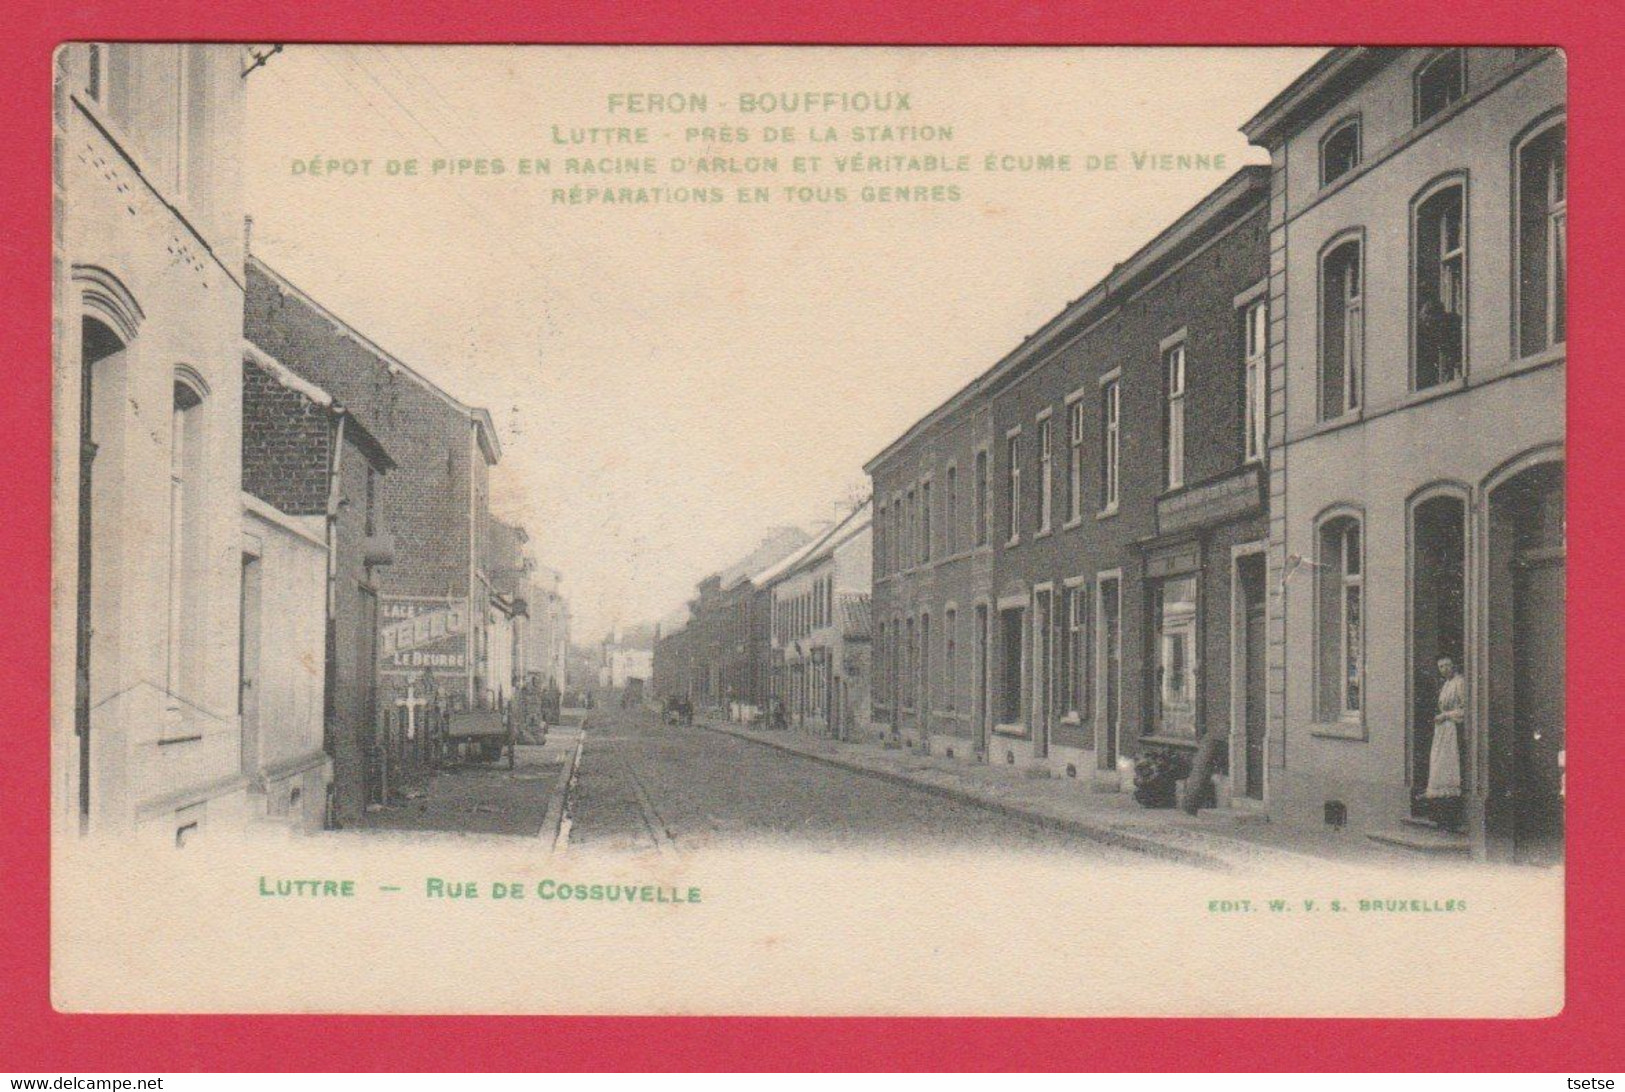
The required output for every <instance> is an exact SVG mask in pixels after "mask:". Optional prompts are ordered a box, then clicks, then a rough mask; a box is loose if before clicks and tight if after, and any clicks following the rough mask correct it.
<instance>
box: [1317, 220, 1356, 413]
mask: <svg viewBox="0 0 1625 1092" xmlns="http://www.w3.org/2000/svg"><path fill="white" fill-rule="evenodd" d="M1363 279H1364V270H1363V268H1362V263H1361V254H1360V242H1359V240H1357V239H1350V240H1348V241H1347V242H1344V243H1340V244H1338V245H1337V246H1335V247H1333V248H1332V249H1331V250H1330V251H1328V252H1327V253H1326V255H1325V256H1324V257H1323V258H1322V259H1321V262H1320V297H1321V299H1320V312H1321V332H1320V418H1321V420H1323V421H1329V420H1332V419H1334V418H1337V417H1341V416H1343V415H1344V414H1345V413H1351V412H1353V411H1354V410H1356V409H1358V408H1359V406H1360V389H1361V372H1362V371H1363V369H1364V367H1365V297H1364V293H1363V285H1362V283H1361V282H1362V280H1363Z"/></svg>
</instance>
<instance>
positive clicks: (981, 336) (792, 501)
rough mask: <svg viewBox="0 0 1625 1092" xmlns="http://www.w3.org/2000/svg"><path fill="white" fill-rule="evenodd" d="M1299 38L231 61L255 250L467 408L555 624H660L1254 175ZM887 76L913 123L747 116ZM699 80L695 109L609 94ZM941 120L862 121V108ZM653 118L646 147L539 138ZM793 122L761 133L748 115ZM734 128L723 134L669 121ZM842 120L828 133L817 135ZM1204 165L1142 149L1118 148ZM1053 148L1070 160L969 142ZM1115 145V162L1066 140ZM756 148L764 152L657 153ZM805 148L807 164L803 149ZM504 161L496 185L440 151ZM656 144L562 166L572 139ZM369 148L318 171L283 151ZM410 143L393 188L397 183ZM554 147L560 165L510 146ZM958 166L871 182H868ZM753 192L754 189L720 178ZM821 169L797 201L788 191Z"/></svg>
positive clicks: (310, 53)
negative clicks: (959, 160) (944, 160)
mask: <svg viewBox="0 0 1625 1092" xmlns="http://www.w3.org/2000/svg"><path fill="white" fill-rule="evenodd" d="M1320 53H1321V51H1320V50H1310V49H1207V50H1199V49H1183V50H1181V49H1161V50H1144V49H1002V50H995V49H975V50H972V49H966V50H943V49H823V48H818V49H815V48H773V49H768V48H750V49H738V48H735V49H692V48H659V49H657V48H649V49H634V48H626V47H610V48H605V47H579V48H541V47H366V46H289V47H288V48H286V49H285V50H284V51H283V52H282V53H280V54H278V55H277V56H275V57H273V58H272V59H271V61H270V62H269V63H268V64H267V65H265V66H264V67H263V68H261V69H259V70H257V71H256V72H255V73H254V74H253V75H252V76H251V77H250V78H249V81H248V109H249V112H248V131H247V141H246V157H247V159H246V184H247V194H248V207H249V211H250V213H251V214H252V215H253V216H254V220H255V223H254V251H255V253H256V254H257V255H259V256H260V257H261V258H263V259H264V260H265V261H266V262H268V263H269V264H270V265H271V266H273V267H274V268H276V269H277V270H279V271H280V272H281V273H283V274H284V275H285V276H287V277H288V278H289V279H290V280H292V281H293V282H294V283H295V284H297V285H299V286H300V287H301V288H303V289H305V290H306V291H308V292H309V293H311V295H313V296H314V297H315V298H316V299H318V300H320V301H321V302H322V303H323V304H324V305H326V306H327V307H328V308H330V309H331V310H332V311H334V312H335V313H336V314H338V315H340V316H341V317H343V318H344V319H346V320H347V321H348V322H350V323H351V324H353V325H354V326H356V327H357V328H358V329H360V330H361V331H362V332H364V333H365V334H367V336H369V337H370V338H372V339H373V340H374V341H376V342H378V343H379V344H380V345H382V346H384V347H385V348H386V349H388V350H390V351H391V352H393V353H394V354H396V355H397V356H399V357H400V358H401V359H403V360H405V361H406V362H407V363H408V364H410V365H412V366H413V367H414V368H416V369H418V370H419V371H421V372H423V373H424V374H425V375H427V376H429V377H430V378H431V379H433V380H434V381H435V382H437V383H439V384H441V385H442V386H444V387H445V388H446V389H447V390H448V391H450V392H451V393H452V394H453V395H455V396H456V397H458V398H460V399H461V400H463V401H464V402H466V403H469V404H472V405H483V406H486V407H487V408H489V409H490V411H491V413H492V416H493V417H494V418H495V420H496V422H497V427H498V429H499V431H500V433H501V438H502V442H503V444H504V446H505V452H504V458H503V461H502V464H501V465H500V466H499V467H498V468H497V470H496V471H495V473H494V476H493V487H492V491H493V500H492V506H493V508H494V509H495V510H496V511H497V512H498V513H499V514H500V515H503V516H505V517H508V518H514V519H518V520H520V521H521V522H522V523H524V525H525V526H526V528H527V529H528V530H529V532H530V533H531V537H532V540H533V543H534V544H535V545H536V547H537V553H538V556H539V558H540V560H541V561H542V562H543V563H544V564H547V565H550V566H552V567H554V568H557V569H559V570H561V571H562V572H563V574H564V581H565V583H564V588H565V590H566V592H567V594H568V595H569V597H570V599H571V604H572V608H573V610H574V613H575V618H576V630H575V635H576V638H577V640H594V639H596V638H597V637H598V636H600V635H602V634H603V633H604V632H606V631H607V630H608V629H609V628H610V627H611V626H613V625H615V624H617V623H619V624H632V623H637V622H643V621H652V620H654V619H656V618H659V617H661V616H663V615H666V614H668V613H670V612H671V611H672V609H673V608H675V607H678V606H679V605H680V604H681V603H682V602H683V601H684V600H685V599H686V598H688V596H689V595H690V594H692V589H693V585H694V583H695V582H696V581H697V580H698V579H700V578H701V577H703V576H704V575H705V574H707V573H708V572H712V571H715V570H717V569H719V568H722V567H724V566H726V565H727V564H729V563H731V562H732V561H734V560H735V559H737V558H738V557H739V556H741V555H742V554H744V553H745V552H747V551H748V550H749V549H750V548H751V547H752V546H753V545H754V544H755V542H756V541H757V539H758V538H759V536H760V535H761V533H762V532H763V531H764V530H765V529H766V528H767V527H769V526H772V525H776V524H784V523H796V524H802V525H807V524H810V523H812V522H813V521H816V520H821V519H828V518H830V517H831V515H832V513H833V506H834V504H835V503H836V502H837V501H839V500H840V499H841V498H842V497H844V496H846V495H847V494H848V493H849V492H850V491H851V489H852V488H853V486H854V485H857V484H860V483H862V482H863V480H864V478H863V469H862V468H863V464H864V463H865V462H866V461H867V460H868V459H870V458H871V457H873V456H874V455H875V454H877V453H878V452H879V451H880V450H881V449H882V448H883V447H885V446H886V444H888V443H889V442H890V441H891V440H893V439H895V438H896V437H897V436H898V435H900V434H901V433H902V432H903V431H904V430H905V429H907V428H908V427H909V425H911V424H912V423H913V422H914V421H916V420H918V419H919V418H920V417H921V416H923V415H924V414H925V413H927V412H929V411H930V410H931V409H932V408H934V407H935V406H936V405H937V404H938V403H940V402H941V401H942V400H943V399H945V398H947V397H948V396H949V395H951V394H952V393H953V392H954V391H955V390H957V389H958V388H959V387H961V386H963V385H964V384H965V383H966V382H967V381H968V380H969V379H971V378H972V377H973V376H975V375H977V374H978V373H980V372H981V371H983V370H985V369H986V368H987V367H989V366H990V365H991V364H993V363H994V362H995V361H996V360H997V359H998V358H999V357H1001V356H1002V355H1004V354H1005V353H1007V352H1008V351H1009V350H1010V349H1012V348H1013V347H1015V346H1016V345H1017V344H1019V343H1020V341H1021V339H1022V338H1023V336H1025V335H1026V334H1029V333H1031V332H1033V331H1034V330H1036V329H1037V328H1038V327H1039V326H1040V325H1041V324H1042V323H1044V322H1045V321H1046V320H1048V319H1049V318H1051V317H1053V316H1054V314H1055V313H1056V312H1057V311H1059V310H1060V309H1061V308H1062V307H1063V306H1064V305H1065V304H1066V302H1067V301H1068V300H1071V299H1074V298H1076V297H1078V296H1080V295H1082V294H1083V292H1084V291H1085V290H1086V289H1088V288H1089V287H1090V286H1091V285H1092V284H1093V283H1094V282H1095V281H1096V280H1098V279H1099V278H1100V277H1102V276H1103V275H1105V273H1107V272H1108V271H1109V270H1110V269H1111V267H1112V265H1113V264H1114V263H1116V262H1119V261H1121V260H1123V259H1124V258H1126V257H1128V256H1129V255H1130V254H1132V253H1133V252H1134V250H1136V249H1137V248H1138V247H1139V246H1141V245H1143V244H1144V243H1145V242H1146V241H1147V240H1149V239H1150V238H1151V237H1152V236H1153V235H1155V234H1156V233H1157V232H1158V231H1159V230H1161V229H1162V228H1163V227H1165V226H1166V225H1167V224H1168V223H1169V222H1170V221H1172V220H1173V219H1174V218H1175V217H1177V216H1178V215H1179V214H1180V213H1181V212H1183V211H1184V210H1186V209H1187V208H1189V207H1190V206H1191V205H1192V204H1194V203H1195V202H1196V201H1197V200H1198V199H1200V198H1201V197H1202V196H1203V195H1204V194H1205V193H1207V192H1208V191H1209V190H1211V189H1212V188H1213V187H1215V186H1216V185H1218V184H1219V183H1220V182H1221V181H1223V179H1224V178H1226V177H1228V176H1229V174H1231V173H1232V172H1234V171H1235V170H1236V169H1237V168H1239V167H1241V166H1242V165H1243V164H1245V163H1257V162H1265V161H1267V157H1266V156H1264V155H1263V154H1262V153H1261V152H1259V151H1258V150H1257V149H1252V148H1249V147H1248V145H1247V143H1246V140H1245V138H1244V137H1242V135H1241V134H1240V132H1239V131H1238V126H1239V125H1240V124H1241V123H1242V122H1243V121H1245V120H1246V119H1247V118H1248V117H1250V116H1251V115H1252V114H1253V112H1254V111H1256V110H1257V109H1258V108H1259V107H1261V106H1262V105H1263V104H1264V103H1265V102H1266V101H1268V99H1269V98H1270V97H1272V96H1273V95H1274V94H1276V93H1277V92H1278V91H1280V90H1281V89H1282V88H1283V87H1285V86H1286V85H1287V83H1289V82H1290V81H1291V80H1292V79H1293V78H1295V77H1296V76H1297V75H1298V74H1299V73H1301V72H1302V71H1303V70H1304V69H1305V68H1307V67H1308V66H1309V65H1310V64H1311V63H1312V62H1313V61H1314V60H1315V59H1316V58H1317V57H1318V56H1319V55H1320ZM778 91H784V92H801V91H817V92H824V91H835V92H877V93H884V92H898V91H903V92H906V93H907V94H908V100H909V109H908V111H906V112H902V113H853V112H840V111H839V110H832V111H829V112H824V113H818V114H815V115H808V114H805V113H798V114H782V115H774V116H766V115H761V114H746V115H742V114H741V102H740V96H741V94H749V93H764V92H778ZM640 92H644V93H663V94H675V93H696V94H703V95H705V96H706V102H707V107H708V110H707V112H706V113H704V114H688V115H685V116H676V115H671V114H666V115H633V114H627V113H622V112H620V111H616V112H614V113H611V111H610V107H609V96H610V95H612V94H630V93H640ZM888 123H889V124H894V125H913V126H938V127H941V126H949V127H951V128H952V130H953V136H952V139H951V140H946V141H929V142H928V141H917V142H912V143H890V144H883V143H854V142H853V141H852V140H851V133H850V130H851V129H852V128H853V126H872V125H884V124H888ZM554 125H558V126H560V127H561V128H562V129H564V130H566V131H568V130H571V129H585V128H589V127H620V126H628V127H632V126H643V127H645V128H646V129H647V136H648V143H646V144H644V145H636V146H614V147H603V146H599V147H580V146H566V145H560V144H557V143H554V141H553V136H552V127H553V126H554ZM768 125H771V126H773V127H774V128H779V127H782V126H789V127H790V128H791V130H792V132H793V133H794V135H795V138H796V139H795V142H794V143H792V144H782V145H781V144H764V143H762V130H763V128H764V126H768ZM705 126H709V127H712V128H739V127H743V128H745V129H746V130H747V132H748V135H749V140H748V142H746V143H744V144H731V143H728V144H725V143H713V142H711V141H712V140H713V139H714V136H707V135H701V134H695V135H694V137H693V138H692V139H690V138H689V134H688V129H689V128H690V127H705ZM825 126H833V127H834V128H835V129H836V130H837V135H838V136H839V137H840V139H839V140H837V141H835V142H820V143H813V142H811V140H810V136H811V133H810V132H809V129H810V128H816V130H817V131H818V132H819V133H820V134H822V133H823V132H824V129H825ZM1137 152H1138V153H1142V154H1143V153H1146V152H1152V153H1157V154H1163V153H1174V154H1179V153H1185V154H1189V155H1206V156H1209V157H1217V156H1220V155H1222V156H1224V169H1222V170H1214V169H1194V168H1193V169H1183V170H1179V169H1175V170H1152V169H1148V168H1143V167H1137V166H1136V164H1135V162H1134V160H1133V156H1134V154H1135V153H1137ZM854 153H866V154H870V155H897V154H903V155H913V156H919V155H938V156H948V157H957V156H960V155H968V156H969V157H970V159H971V161H972V167H973V169H972V170H970V171H969V172H953V173H940V174H931V175H924V174H913V175H910V174H899V173H879V174H862V175H858V174H847V173H840V172H838V171H836V170H835V169H834V157H835V156H837V155H841V156H846V155H851V154H854ZM989 153H994V154H997V155H1001V156H1002V155H1012V156H1026V155H1037V154H1055V155H1060V154H1066V155H1070V156H1071V158H1072V169H1071V170H1070V171H1069V172H1059V171H1029V172H1026V173H1022V172H988V171H986V170H984V165H985V157H986V155H987V154H989ZM1113 154H1115V156H1116V159H1117V162H1116V169H1115V170H1105V169H1100V168H1099V167H1098V166H1097V169H1094V170H1090V169H1087V168H1088V164H1087V162H1086V159H1085V157H1087V156H1098V157H1104V156H1107V155H1113ZM752 155H754V156H769V155H776V156H777V157H778V160H779V172H778V173H777V174H765V173H758V174H755V175H752V176H749V177H743V176H727V175H714V176H712V175H706V176H701V175H696V174H694V173H692V169H690V170H689V171H685V172H684V173H682V174H673V173H672V172H671V160H673V159H674V158H681V159H683V160H685V161H692V160H693V159H694V158H695V157H729V156H732V157H735V158H736V159H740V158H743V157H745V156H752ZM798 155H800V156H811V155H817V156H819V157H820V162H819V171H818V173H816V174H802V175H797V174H795V173H793V164H792V159H793V157H795V156H798ZM481 156H484V157H499V158H501V159H502V160H503V161H504V166H505V168H506V170H505V172H504V173H503V174H501V175H493V174H485V175H476V174H473V173H471V172H470V173H466V174H463V175H460V176H456V177H451V176H448V175H446V174H441V175H438V176H437V175H434V174H432V173H429V172H430V171H431V168H432V162H431V161H432V160H434V159H437V158H448V159H456V158H468V159H474V158H477V157H481ZM572 156H574V157H582V156H586V157H592V158H595V159H596V158H598V157H603V156H613V157H636V158H642V157H654V158H655V160H656V163H657V167H658V173H656V174H654V175H620V176H614V175H608V176H599V177H581V176H570V175H566V174H565V173H564V159H565V158H566V157H572ZM312 157H319V158H321V159H324V160H325V159H328V158H340V159H342V158H355V159H362V158H370V159H371V160H372V163H371V167H370V173H368V174H366V175H362V174H360V173H356V174H344V173H342V172H341V173H338V174H334V175H331V176H329V175H327V174H325V173H324V174H323V175H321V176H318V177H311V176H310V175H309V174H295V173H294V168H293V163H294V162H295V161H296V160H305V161H309V160H310V159H311V158H312ZM408 157H416V158H418V159H419V161H420V168H419V169H420V172H423V173H420V174H419V175H417V176H415V177H406V176H403V175H395V176H390V175H389V174H388V173H387V168H386V163H387V161H388V160H391V159H405V158H408ZM521 158H532V159H535V158H546V159H548V160H549V162H550V165H551V167H552V173H551V175H549V176H542V177H538V176H521V175H520V174H519V173H518V169H519V168H518V160H519V159H521ZM606 184H608V185H611V186H614V187H617V188H618V187H622V186H643V187H693V186H720V187H722V188H723V189H724V190H725V191H726V193H727V194H728V195H729V197H730V199H729V200H727V201H726V202H724V203H721V204H688V205H676V204H659V205H640V206H627V207H623V206H616V207H603V206H586V205H573V206H572V205H563V204H557V203H555V202H554V199H553V193H554V191H555V190H567V189H568V188H569V187H570V186H572V185H584V186H598V187H602V186H604V185H606ZM873 184H879V185H893V186H895V185H905V184H907V185H920V184H937V185H944V186H946V185H956V186H958V187H959V190H960V197H961V199H960V200H959V201H957V202H943V203H921V204H906V205H892V204H886V205H881V204H872V203H865V202H863V201H862V200H861V194H862V189H863V187H864V186H865V185H873ZM740 185H766V186H768V187H770V194H771V197H772V198H773V200H772V201H771V202H770V203H768V204H765V205H752V204H742V203H738V202H736V201H734V200H732V199H731V198H732V195H733V193H734V191H735V189H736V188H737V187H738V186H740ZM788 185H804V186H813V187H818V188H821V189H822V190H824V191H825V194H826V195H827V194H828V191H830V190H832V189H833V188H835V187H843V188H844V189H845V191H846V198H847V199H846V201H845V202H844V203H833V202H832V203H825V204H811V205H798V204H793V203H788V202H786V201H784V200H782V199H781V198H782V190H783V187H785V186H788Z"/></svg>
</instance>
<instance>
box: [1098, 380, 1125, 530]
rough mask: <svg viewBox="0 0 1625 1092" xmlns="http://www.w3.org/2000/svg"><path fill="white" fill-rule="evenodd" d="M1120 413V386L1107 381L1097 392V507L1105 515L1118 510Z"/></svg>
mask: <svg viewBox="0 0 1625 1092" xmlns="http://www.w3.org/2000/svg"><path fill="white" fill-rule="evenodd" d="M1122 411H1123V402H1122V382H1121V380H1117V379H1109V380H1107V381H1106V382H1105V384H1103V385H1102V386H1101V388H1100V507H1101V510H1102V511H1106V512H1110V511H1115V510H1116V508H1117V492H1118V480H1119V478H1120V477H1121V474H1120V471H1121V469H1122V454H1123V452H1122V440H1123V427H1122V425H1123V417H1122Z"/></svg>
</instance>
